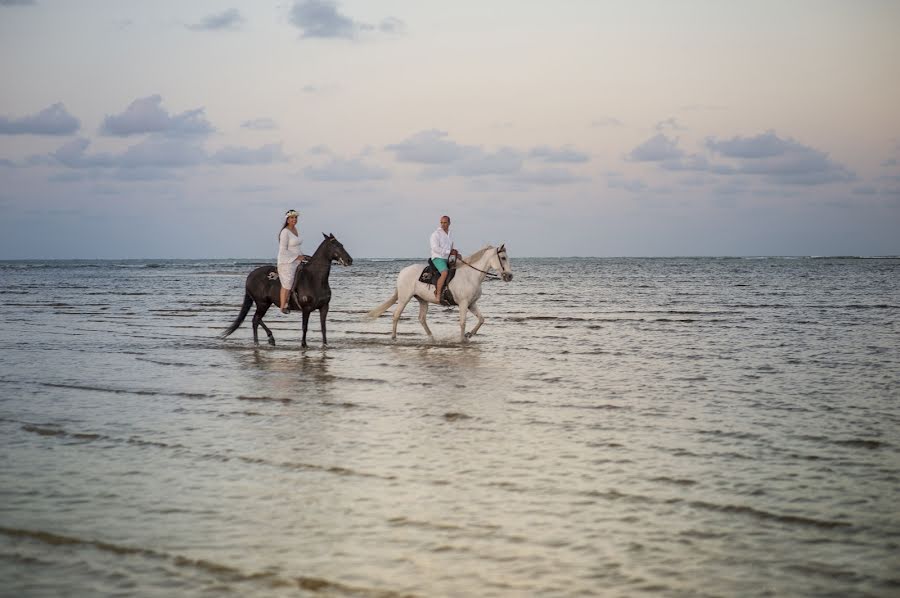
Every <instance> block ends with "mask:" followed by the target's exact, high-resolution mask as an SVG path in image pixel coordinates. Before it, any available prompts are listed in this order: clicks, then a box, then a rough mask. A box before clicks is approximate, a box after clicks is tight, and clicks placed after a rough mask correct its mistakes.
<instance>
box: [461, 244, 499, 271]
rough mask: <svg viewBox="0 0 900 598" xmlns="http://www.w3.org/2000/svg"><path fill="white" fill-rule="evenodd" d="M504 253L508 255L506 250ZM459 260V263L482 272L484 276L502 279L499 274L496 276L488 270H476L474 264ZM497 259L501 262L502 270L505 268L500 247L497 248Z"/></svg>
mask: <svg viewBox="0 0 900 598" xmlns="http://www.w3.org/2000/svg"><path fill="white" fill-rule="evenodd" d="M503 253H506V250H505V249H504V250H503ZM457 259H458V261H460V262H462V263H463V264H465V265H466V266H468V267H470V268H472V269H473V270H477V271H479V272H481V273H482V274H484V275H485V276H490V277H493V278H500V275H499V274H494V273H493V272H488V271H487V270H482V269H481V268H476V267H475V266H473V265H472V264H470V263H469V262H467V261H466V260H464V259H462V258H461V257H460V258H457ZM497 259H498V260H499V261H500V266H501V268H502V267H503V260H500V248H499V247H498V248H497Z"/></svg>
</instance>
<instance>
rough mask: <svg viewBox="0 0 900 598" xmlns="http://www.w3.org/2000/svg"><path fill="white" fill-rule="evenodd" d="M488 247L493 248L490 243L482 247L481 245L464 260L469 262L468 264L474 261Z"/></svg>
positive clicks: (478, 258) (479, 257)
mask: <svg viewBox="0 0 900 598" xmlns="http://www.w3.org/2000/svg"><path fill="white" fill-rule="evenodd" d="M488 249H493V247H491V246H490V245H485V246H484V247H482V248H481V249H479V250H478V251H476V252H475V253H473V254H472V255H470V256H468V257H466V258H465V260H466V261H467V262H469V263H470V264H471V263H472V262H474V261H477V260H480V259H481V256H483V255H484V252H485V251H487V250H488Z"/></svg>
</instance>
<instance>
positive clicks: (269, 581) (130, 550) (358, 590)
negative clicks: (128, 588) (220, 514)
mask: <svg viewBox="0 0 900 598" xmlns="http://www.w3.org/2000/svg"><path fill="white" fill-rule="evenodd" d="M0 534H3V535H5V536H8V537H10V538H15V539H24V540H31V541H35V542H41V543H43V544H46V545H49V546H84V547H89V548H93V549H95V550H99V551H102V552H106V553H108V554H113V555H117V556H123V557H134V556H141V557H144V558H147V559H152V560H156V561H165V562H168V563H171V564H172V565H174V566H175V567H178V568H184V569H192V570H195V571H198V572H202V573H204V574H207V575H211V576H213V577H214V578H217V579H220V580H222V581H226V582H230V583H236V582H262V583H264V584H266V585H268V586H269V587H271V588H275V587H291V586H296V587H297V588H298V589H301V590H307V591H309V592H315V593H317V594H318V593H325V594H327V595H343V596H373V597H378V598H400V597H401V596H408V595H407V594H402V593H399V592H395V591H392V590H379V589H375V588H365V587H359V586H351V585H346V584H343V583H341V582H337V581H331V580H328V579H324V578H321V577H312V576H296V577H286V578H285V577H279V576H278V575H277V574H276V573H274V572H271V571H264V572H255V573H248V572H245V571H242V570H241V569H238V568H236V567H232V566H230V565H225V564H222V563H217V562H214V561H209V560H205V559H195V558H190V557H186V556H183V555H180V554H171V553H167V552H163V551H160V550H154V549H151V548H144V547H140V546H126V545H122V544H114V543H112V542H106V541H103V540H93V539H86V538H78V537H75V536H66V535H62V534H56V533H53V532H45V531H41V530H29V529H19V528H9V527H0Z"/></svg>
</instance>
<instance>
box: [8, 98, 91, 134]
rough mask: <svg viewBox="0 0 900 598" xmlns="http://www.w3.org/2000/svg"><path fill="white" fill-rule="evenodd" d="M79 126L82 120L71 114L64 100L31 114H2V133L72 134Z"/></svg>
mask: <svg viewBox="0 0 900 598" xmlns="http://www.w3.org/2000/svg"><path fill="white" fill-rule="evenodd" d="M79 128H81V122H80V121H79V120H78V119H77V118H75V117H74V116H72V115H71V114H69V112H68V111H67V110H66V107H65V106H64V105H63V104H62V102H57V103H56V104H53V105H52V106H48V107H47V108H44V109H43V110H41V111H40V112H38V113H37V114H32V115H31V116H23V117H21V118H7V117H4V116H0V135H71V134H72V133H75V132H76V131H78V129H79Z"/></svg>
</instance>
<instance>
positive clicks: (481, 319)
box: [466, 303, 484, 338]
mask: <svg viewBox="0 0 900 598" xmlns="http://www.w3.org/2000/svg"><path fill="white" fill-rule="evenodd" d="M469 309H470V310H472V313H473V314H475V317H476V318H478V323H477V324H475V328H473V329H472V330H470V331H468V332H467V333H466V338H472V337H473V336H475V333H476V332H478V329H479V328H481V325H482V324H484V316H482V315H481V310H480V309H478V304H477V303H473V304H472V305H470V306H469Z"/></svg>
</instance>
